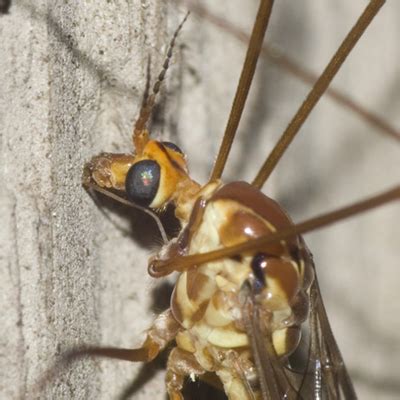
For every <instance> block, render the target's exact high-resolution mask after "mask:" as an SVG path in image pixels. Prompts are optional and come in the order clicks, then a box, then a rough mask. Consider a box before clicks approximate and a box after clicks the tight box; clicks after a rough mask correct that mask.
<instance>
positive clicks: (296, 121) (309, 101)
mask: <svg viewBox="0 0 400 400" xmlns="http://www.w3.org/2000/svg"><path fill="white" fill-rule="evenodd" d="M384 2H385V0H372V1H371V2H370V4H369V5H368V6H367V7H366V9H365V10H364V12H363V13H362V15H361V17H360V18H359V19H358V21H357V22H356V24H355V25H354V27H353V28H352V29H351V31H350V32H349V34H348V35H347V36H346V38H345V39H344V41H343V43H342V44H341V46H340V47H339V49H338V50H337V52H336V53H335V55H334V56H333V57H332V59H331V61H330V62H329V64H328V65H327V67H326V68H325V70H324V72H323V73H322V75H321V76H320V77H319V79H318V81H317V82H316V83H315V85H314V87H313V88H312V89H311V92H310V93H309V94H308V96H307V98H306V99H305V100H304V102H303V104H302V105H301V106H300V108H299V110H298V111H297V113H296V115H295V116H294V117H293V119H292V121H291V122H290V124H289V126H288V127H287V128H286V130H285V132H283V134H282V136H281V138H280V139H279V141H278V143H277V144H276V145H275V147H274V149H273V150H272V152H271V153H270V155H269V156H268V158H267V159H266V161H265V162H264V164H263V166H262V167H261V169H260V171H259V172H258V174H257V176H256V177H255V179H254V181H253V182H252V185H253V186H255V187H257V188H261V187H262V186H263V185H264V183H265V181H266V180H267V179H268V177H269V176H270V174H271V173H272V171H273V170H274V168H275V166H276V164H277V163H278V161H279V160H280V159H281V157H282V156H283V154H284V153H285V151H286V149H287V148H288V146H289V145H290V143H291V142H292V140H293V139H294V137H295V136H296V134H297V132H298V131H299V130H300V128H301V127H302V125H303V123H304V121H305V120H306V119H307V117H308V115H309V114H310V112H311V111H312V110H313V108H314V106H315V105H316V104H317V102H318V100H319V99H320V98H321V96H322V95H323V93H324V92H325V90H326V89H327V87H328V85H329V84H330V83H331V81H332V79H333V78H334V77H335V75H336V73H337V72H338V71H339V68H340V67H341V65H342V64H343V62H344V61H345V59H346V58H347V56H348V55H349V53H350V52H351V50H352V49H353V47H354V46H355V44H356V43H357V42H358V40H359V39H360V37H361V35H362V34H363V33H364V31H365V30H366V29H367V27H368V26H369V24H370V23H371V21H372V20H373V18H374V17H375V15H376V14H377V13H378V11H379V9H380V8H381V7H382V6H383V4H384Z"/></svg>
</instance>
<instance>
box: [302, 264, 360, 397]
mask: <svg viewBox="0 0 400 400" xmlns="http://www.w3.org/2000/svg"><path fill="white" fill-rule="evenodd" d="M312 267H313V268H314V272H315V267H314V265H312ZM309 331H310V338H309V351H308V360H307V363H306V371H305V374H304V376H303V379H302V382H301V385H300V388H299V393H300V394H301V396H303V397H304V398H312V399H315V400H333V399H335V400H341V399H342V400H352V399H357V396H356V393H355V390H354V388H353V384H352V382H351V379H350V376H349V374H348V372H347V369H346V366H345V364H344V361H343V358H342V355H341V354H340V350H339V347H338V345H337V343H336V340H335V338H334V336H333V332H332V329H331V327H330V324H329V320H328V316H327V313H326V310H325V306H324V303H323V300H322V296H321V292H320V289H319V284H318V279H317V276H316V274H315V278H314V282H313V284H312V285H311V287H310V317H309Z"/></svg>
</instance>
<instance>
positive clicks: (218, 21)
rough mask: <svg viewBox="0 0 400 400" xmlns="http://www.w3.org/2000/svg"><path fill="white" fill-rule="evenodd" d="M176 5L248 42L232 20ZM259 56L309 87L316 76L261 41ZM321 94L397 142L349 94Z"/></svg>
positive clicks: (393, 132)
mask: <svg viewBox="0 0 400 400" xmlns="http://www.w3.org/2000/svg"><path fill="white" fill-rule="evenodd" d="M175 1H176V3H177V4H182V3H184V4H185V6H187V7H189V9H190V11H191V12H193V13H195V14H197V15H199V16H200V17H202V18H204V19H206V21H207V22H211V23H212V24H213V25H215V26H217V27H218V28H220V29H222V30H223V31H225V32H227V33H229V34H230V35H232V36H233V37H234V38H235V39H237V40H239V41H241V42H242V43H245V44H246V45H247V44H248V43H249V40H250V36H249V35H248V34H247V33H246V32H245V31H244V30H242V29H240V28H238V27H237V26H236V25H234V24H233V23H231V22H229V21H227V20H226V19H225V18H222V17H219V16H218V15H216V14H214V13H212V12H211V11H210V10H208V9H207V8H206V7H204V6H203V5H201V4H200V3H198V2H195V1H193V0H189V1H188V0H185V1H184V0H175ZM261 56H262V57H264V58H266V59H268V61H269V62H271V63H272V64H275V65H277V66H278V67H279V68H282V69H283V70H284V71H285V72H287V73H288V74H290V75H292V76H294V77H295V78H296V79H298V80H300V81H302V82H304V83H305V84H307V85H309V86H313V85H314V83H315V82H316V81H317V79H318V75H317V74H316V73H315V72H313V71H311V70H310V69H308V68H306V67H304V66H301V65H299V64H298V63H297V62H296V61H295V60H294V59H292V58H290V57H289V56H288V55H287V54H284V53H282V52H280V51H279V49H277V48H276V47H275V46H271V45H268V43H267V44H264V45H263V46H262V49H261ZM325 95H327V96H328V97H330V98H331V99H332V100H333V101H335V102H336V103H338V104H339V105H341V106H342V107H344V108H348V109H350V111H352V112H354V113H355V114H357V115H358V116H359V117H360V118H361V119H363V120H364V121H366V122H368V123H369V124H371V126H373V127H374V128H377V129H379V130H380V131H381V132H382V133H384V134H386V135H388V136H390V137H391V138H393V139H395V140H397V141H400V131H399V130H398V129H397V128H396V127H394V126H392V125H391V124H390V123H389V122H388V121H385V120H384V119H383V118H381V117H380V116H379V115H378V114H376V113H375V112H374V111H372V110H368V109H367V108H365V107H363V106H362V105H361V104H359V103H358V102H356V101H355V100H354V99H352V98H351V97H350V96H348V95H347V94H345V93H344V92H342V91H341V90H339V89H336V88H333V87H332V86H330V87H329V88H328V89H327V90H326V92H325Z"/></svg>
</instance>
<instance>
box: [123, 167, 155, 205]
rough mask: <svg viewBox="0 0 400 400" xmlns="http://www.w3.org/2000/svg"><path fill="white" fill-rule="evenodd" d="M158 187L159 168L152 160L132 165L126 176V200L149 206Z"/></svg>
mask: <svg viewBox="0 0 400 400" xmlns="http://www.w3.org/2000/svg"><path fill="white" fill-rule="evenodd" d="M159 186H160V166H159V165H158V163H157V162H155V161H153V160H142V161H139V162H137V163H136V164H133V165H132V167H131V168H130V169H129V171H128V174H127V175H126V181H125V189H126V196H127V197H128V200H130V201H133V202H134V203H137V204H139V205H141V206H149V205H150V204H151V203H152V201H153V200H154V198H155V197H156V194H157V191H158V187H159Z"/></svg>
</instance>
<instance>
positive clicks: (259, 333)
mask: <svg viewBox="0 0 400 400" xmlns="http://www.w3.org/2000/svg"><path fill="white" fill-rule="evenodd" d="M247 283H248V282H246V283H245V284H244V285H243V287H242V289H241V295H242V316H243V320H244V323H245V326H246V331H247V335H248V337H249V341H250V344H251V348H252V353H253V358H254V364H255V366H256V369H257V375H258V380H259V391H260V393H261V398H262V399H263V400H277V399H285V400H286V399H287V400H292V399H299V400H303V397H302V396H300V395H299V393H298V390H297V389H296V386H295V382H294V380H293V377H292V375H293V373H292V372H291V371H289V370H288V369H286V368H285V364H284V362H283V361H282V360H281V359H279V358H278V356H277V355H276V352H275V349H274V346H273V344H272V334H271V333H270V332H268V331H266V329H265V324H263V321H262V318H261V317H260V314H259V307H258V305H257V303H256V302H255V300H254V296H253V293H252V288H251V284H247ZM248 386H250V385H248ZM255 397H256V396H255ZM304 400H306V399H305V398H304Z"/></svg>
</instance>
